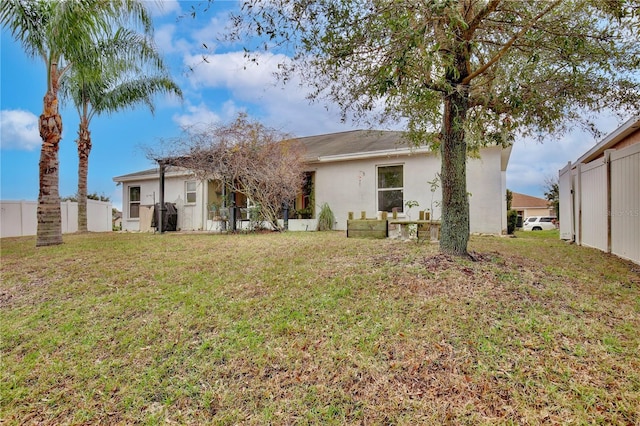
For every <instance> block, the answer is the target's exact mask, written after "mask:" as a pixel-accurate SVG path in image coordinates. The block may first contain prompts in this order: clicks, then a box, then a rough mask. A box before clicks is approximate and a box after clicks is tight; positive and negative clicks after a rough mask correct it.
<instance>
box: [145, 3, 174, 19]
mask: <svg viewBox="0 0 640 426" xmlns="http://www.w3.org/2000/svg"><path fill="white" fill-rule="evenodd" d="M147 7H148V8H149V11H150V12H151V15H152V16H156V17H157V16H166V15H169V14H171V13H176V14H179V13H180V11H181V9H180V3H178V0H159V1H149V2H147Z"/></svg>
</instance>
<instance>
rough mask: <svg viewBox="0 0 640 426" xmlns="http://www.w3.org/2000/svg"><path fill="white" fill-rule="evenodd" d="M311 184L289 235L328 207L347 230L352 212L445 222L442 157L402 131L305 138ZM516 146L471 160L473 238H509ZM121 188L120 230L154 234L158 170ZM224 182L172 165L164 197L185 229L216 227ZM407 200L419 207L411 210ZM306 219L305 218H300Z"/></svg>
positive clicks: (309, 226)
mask: <svg viewBox="0 0 640 426" xmlns="http://www.w3.org/2000/svg"><path fill="white" fill-rule="evenodd" d="M298 140H299V141H300V142H301V143H302V144H303V145H304V146H305V149H306V151H305V163H306V172H307V183H308V184H307V185H305V188H304V189H303V190H301V195H300V196H299V197H298V199H297V200H296V205H295V206H294V208H295V210H292V211H291V213H290V218H291V220H290V221H289V229H290V230H314V229H315V226H316V222H315V218H316V213H317V210H318V206H320V205H321V204H323V203H325V202H326V203H328V204H329V206H330V207H331V209H332V211H333V213H334V214H335V217H336V221H337V223H336V226H335V227H336V229H338V230H345V229H346V226H347V217H348V213H349V212H354V213H355V214H356V215H357V216H358V217H359V215H360V212H362V211H365V212H366V215H367V217H376V216H377V215H378V214H379V212H381V211H389V212H391V211H392V210H393V209H394V208H395V209H396V211H398V213H399V217H400V218H408V219H414V220H415V219H417V218H418V212H419V211H421V210H430V211H431V214H432V218H434V219H438V218H439V217H440V207H439V202H440V199H441V193H440V188H439V187H438V188H436V189H435V191H434V192H432V191H431V185H430V184H429V183H428V182H429V181H433V180H434V178H435V177H436V176H437V174H438V173H439V172H440V158H439V156H438V154H436V153H434V152H432V151H430V150H429V149H427V148H410V147H408V146H407V145H406V144H405V143H404V141H403V139H402V133H401V132H392V131H377V130H355V131H349V132H342V133H333V134H325V135H318V136H310V137H303V138H299V139H298ZM510 154H511V148H510V147H508V148H503V147H498V146H492V147H486V148H482V149H480V155H479V157H478V158H469V159H468V162H467V190H468V192H469V193H470V198H469V201H470V230H471V232H472V233H483V234H502V233H506V229H507V219H506V198H505V193H506V169H507V164H508V162H509V156H510ZM113 180H114V181H115V182H117V183H118V184H121V185H122V200H123V218H122V229H123V230H129V231H149V230H151V229H152V228H151V216H152V213H151V211H152V206H153V205H154V204H155V203H157V202H158V201H159V199H160V196H159V194H160V181H159V169H158V168H155V169H150V170H145V171H141V172H136V173H131V174H127V175H123V176H117V177H115V178H114V179H113ZM222 192H223V190H222V188H220V185H219V184H218V182H212V181H209V182H205V181H198V180H196V179H195V178H194V177H193V176H192V175H191V174H190V173H189V171H188V170H185V169H179V168H175V167H168V168H167V169H166V172H165V185H164V200H165V201H167V202H172V203H175V204H176V207H177V210H178V219H177V220H178V225H177V227H178V228H179V229H181V230H212V231H215V230H218V228H217V227H216V224H215V223H214V222H215V221H212V220H211V219H212V212H211V210H212V206H213V205H215V204H218V201H219V200H220V197H221V195H222ZM235 201H236V204H237V205H238V206H240V207H246V206H247V205H248V206H249V207H250V205H251V204H250V203H251V202H250V200H246V198H243V197H242V196H241V195H238V196H236V200H235ZM407 201H415V202H417V203H418V205H417V206H414V207H411V208H408V207H407V205H406V203H407ZM241 214H243V215H244V214H245V212H244V211H242V213H241ZM297 217H301V219H296V218H297Z"/></svg>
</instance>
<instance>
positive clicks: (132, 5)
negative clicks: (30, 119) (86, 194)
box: [0, 0, 152, 246]
mask: <svg viewBox="0 0 640 426" xmlns="http://www.w3.org/2000/svg"><path fill="white" fill-rule="evenodd" d="M125 22H126V23H135V24H141V25H142V26H143V28H144V30H145V32H147V33H150V32H151V30H152V27H151V18H150V15H149V14H148V12H147V11H146V9H145V7H144V6H143V4H142V3H141V2H138V1H135V0H120V1H103V0H2V1H0V25H2V26H3V27H5V28H8V29H9V30H10V32H11V34H12V36H13V37H14V38H15V39H16V40H17V41H18V42H20V43H21V44H22V47H23V48H24V50H25V52H26V53H27V54H28V55H29V56H31V57H38V58H40V59H42V61H43V62H44V64H45V66H46V70H47V91H46V94H45V96H44V100H43V112H42V115H40V121H39V130H40V137H41V138H42V147H41V149H40V162H39V172H40V190H39V194H38V214H37V217H38V231H37V238H36V246H48V245H55V244H61V243H62V223H61V214H60V193H59V189H58V186H59V171H58V167H59V161H58V150H59V143H60V140H61V139H62V117H61V116H60V113H59V109H58V90H59V86H60V79H61V78H62V77H63V76H64V75H65V74H66V73H68V72H69V71H70V70H71V69H72V67H73V66H74V65H76V64H78V63H79V61H80V60H81V58H83V57H86V56H87V53H86V52H85V50H86V49H87V48H91V46H93V45H94V41H95V40H98V39H99V38H100V34H105V33H109V32H110V31H111V28H112V27H113V26H114V24H116V23H125Z"/></svg>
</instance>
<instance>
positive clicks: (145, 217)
mask: <svg viewBox="0 0 640 426" xmlns="http://www.w3.org/2000/svg"><path fill="white" fill-rule="evenodd" d="M187 181H195V179H194V178H192V177H189V176H184V175H180V176H166V177H165V183H164V201H165V202H168V203H175V205H176V209H177V210H178V228H179V229H183V230H200V229H204V228H203V223H206V217H205V216H204V215H205V211H206V210H205V208H206V202H204V201H203V200H206V185H203V184H202V182H201V181H196V202H195V203H187V202H186V182H187ZM132 186H139V187H140V217H139V218H132V217H130V211H129V201H130V200H129V188H130V187H132ZM122 200H123V201H122V229H123V230H124V231H142V232H148V231H151V230H153V228H151V220H152V218H153V206H154V204H155V203H159V202H160V181H159V179H158V178H157V177H151V178H147V179H144V180H138V181H129V182H124V183H123V184H122ZM203 218H204V219H205V221H203Z"/></svg>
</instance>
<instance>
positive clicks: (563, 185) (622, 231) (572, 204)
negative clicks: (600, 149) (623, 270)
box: [559, 144, 640, 264]
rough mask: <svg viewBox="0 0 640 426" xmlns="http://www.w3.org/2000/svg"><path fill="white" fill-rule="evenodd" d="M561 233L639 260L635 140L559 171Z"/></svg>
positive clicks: (639, 170) (639, 160)
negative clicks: (632, 142)
mask: <svg viewBox="0 0 640 426" xmlns="http://www.w3.org/2000/svg"><path fill="white" fill-rule="evenodd" d="M559 186H560V214H561V216H560V237H561V238H562V239H566V240H574V241H575V242H576V243H577V244H580V245H585V246H589V247H595V248H598V249H600V250H603V251H606V252H608V253H613V254H615V255H617V256H619V257H622V258H624V259H628V260H631V261H633V262H636V263H639V264H640V144H635V145H631V146H628V147H626V148H623V149H619V150H608V151H605V156H604V157H603V158H599V159H597V160H594V161H592V162H590V163H587V164H573V165H571V164H568V165H567V166H566V167H565V168H563V169H562V170H560V173H559Z"/></svg>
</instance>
